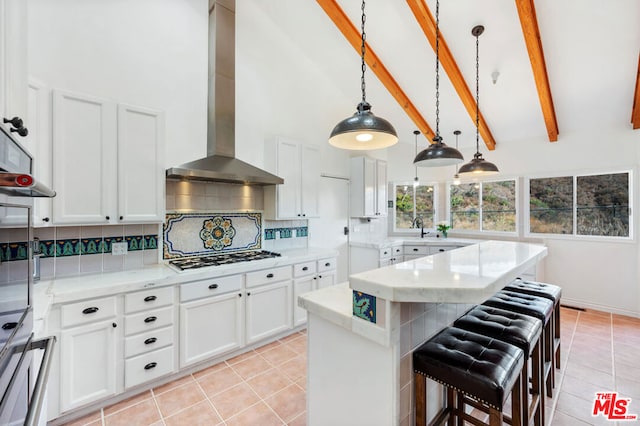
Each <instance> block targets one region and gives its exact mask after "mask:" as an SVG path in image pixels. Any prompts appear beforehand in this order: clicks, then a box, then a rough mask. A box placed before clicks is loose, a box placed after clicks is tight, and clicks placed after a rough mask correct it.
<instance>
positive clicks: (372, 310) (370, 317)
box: [353, 290, 376, 324]
mask: <svg viewBox="0 0 640 426" xmlns="http://www.w3.org/2000/svg"><path fill="white" fill-rule="evenodd" d="M353 315H354V316H356V317H358V318H362V319H363V320H366V321H369V322H372V323H374V324H375V322H376V297H375V296H372V295H370V294H367V293H362V292H360V291H355V290H353Z"/></svg>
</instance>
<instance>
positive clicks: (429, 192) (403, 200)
mask: <svg viewBox="0 0 640 426" xmlns="http://www.w3.org/2000/svg"><path fill="white" fill-rule="evenodd" d="M395 192H396V203H395V204H396V208H395V229H410V228H411V227H412V224H413V220H414V219H415V218H416V216H420V217H421V218H422V220H423V224H424V227H425V228H433V227H434V226H435V224H434V217H435V208H434V204H433V199H434V192H435V190H434V187H433V185H417V186H414V185H396V186H395Z"/></svg>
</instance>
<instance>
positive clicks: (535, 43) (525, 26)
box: [516, 0, 558, 142]
mask: <svg viewBox="0 0 640 426" xmlns="http://www.w3.org/2000/svg"><path fill="white" fill-rule="evenodd" d="M516 6H517V8H518V15H519V16H520V25H521V26H522V34H523V35H524V41H525V43H526V45H527V51H528V52H529V60H530V61H531V68H532V69H533V78H534V79H535V81H536V88H537V89H538V98H540V107H541V108H542V116H543V117H544V124H545V125H546V126H547V134H548V135H549V142H555V141H557V140H558V121H557V120H556V110H555V108H554V106H553V98H552V97H551V87H550V86H549V77H548V75H547V65H546V63H545V61H544V52H543V50H542V41H541V40H540V30H539V29H538V18H537V17H536V9H535V6H534V5H533V0H516Z"/></svg>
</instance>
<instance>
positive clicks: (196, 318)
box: [180, 292, 244, 368]
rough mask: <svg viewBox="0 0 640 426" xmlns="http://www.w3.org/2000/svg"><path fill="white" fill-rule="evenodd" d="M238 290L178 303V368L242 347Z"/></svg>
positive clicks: (242, 327) (240, 299) (240, 305)
mask: <svg viewBox="0 0 640 426" xmlns="http://www.w3.org/2000/svg"><path fill="white" fill-rule="evenodd" d="M240 294H241V293H239V292H238V293H236V292H233V293H228V294H223V295H221V296H217V297H209V298H206V299H202V300H197V301H194V302H189V303H183V304H182V305H181V306H180V367H181V368H182V367H185V366H187V365H190V364H193V363H195V362H198V361H203V360H205V359H208V358H211V357H213V356H215V355H218V354H222V353H224V352H228V351H230V350H233V349H236V348H239V347H240V346H242V330H243V329H244V324H243V321H242V314H243V310H242V297H241V296H240Z"/></svg>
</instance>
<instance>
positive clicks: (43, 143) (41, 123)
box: [24, 79, 52, 226]
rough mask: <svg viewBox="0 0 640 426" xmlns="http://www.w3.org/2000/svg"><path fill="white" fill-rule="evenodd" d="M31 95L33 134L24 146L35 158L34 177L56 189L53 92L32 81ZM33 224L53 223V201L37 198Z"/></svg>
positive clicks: (30, 114)
mask: <svg viewBox="0 0 640 426" xmlns="http://www.w3.org/2000/svg"><path fill="white" fill-rule="evenodd" d="M27 93H28V96H27V122H28V123H29V135H28V136H27V137H26V138H25V141H24V142H25V143H24V145H25V147H26V148H27V150H28V151H29V152H30V153H31V154H32V155H33V174H34V175H35V177H36V178H37V179H38V180H39V181H40V182H42V183H44V184H45V185H47V186H49V187H52V176H51V166H52V164H51V163H52V161H51V130H50V129H51V120H50V116H51V101H50V99H49V95H50V92H49V89H48V88H47V87H46V86H45V85H44V83H41V82H39V81H35V80H33V79H29V87H28V89H27ZM33 224H34V226H46V225H48V224H51V198H36V199H35V200H34V201H33Z"/></svg>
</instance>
